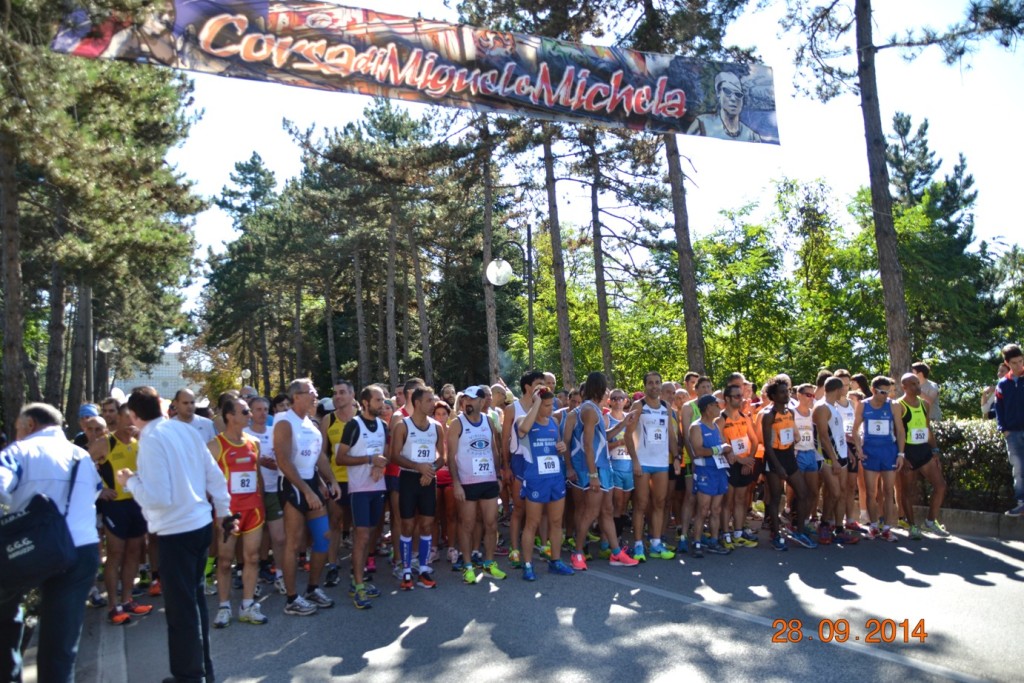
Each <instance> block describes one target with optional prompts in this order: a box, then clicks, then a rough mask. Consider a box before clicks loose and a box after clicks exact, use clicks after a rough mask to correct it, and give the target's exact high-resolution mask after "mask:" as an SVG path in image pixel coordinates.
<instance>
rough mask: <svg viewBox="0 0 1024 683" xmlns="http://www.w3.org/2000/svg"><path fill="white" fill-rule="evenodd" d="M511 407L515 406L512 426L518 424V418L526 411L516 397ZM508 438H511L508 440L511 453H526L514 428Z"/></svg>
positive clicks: (524, 446)
mask: <svg viewBox="0 0 1024 683" xmlns="http://www.w3.org/2000/svg"><path fill="white" fill-rule="evenodd" d="M534 400H537V399H534ZM512 407H513V408H515V411H516V414H515V416H514V417H513V418H512V425H513V427H514V426H515V425H517V424H519V420H520V419H521V418H523V417H525V416H526V412H527V411H526V408H524V407H523V404H522V403H520V402H519V399H518V398H517V399H516V401H515V403H513V404H512ZM510 439H511V440H510V441H509V442H508V445H509V452H510V453H511V454H512V455H526V445H525V444H524V443H523V442H522V441H520V440H519V433H518V432H517V431H516V430H515V429H513V430H512V436H511V437H510Z"/></svg>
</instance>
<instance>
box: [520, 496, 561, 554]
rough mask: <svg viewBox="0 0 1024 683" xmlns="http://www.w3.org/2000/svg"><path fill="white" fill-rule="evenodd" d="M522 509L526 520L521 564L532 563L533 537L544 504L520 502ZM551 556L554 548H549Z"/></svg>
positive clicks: (524, 521)
mask: <svg viewBox="0 0 1024 683" xmlns="http://www.w3.org/2000/svg"><path fill="white" fill-rule="evenodd" d="M521 504H522V507H523V508H524V509H525V513H524V514H525V515H526V518H525V519H524V520H523V535H522V549H523V562H524V563H530V562H533V537H534V536H536V535H537V529H538V528H539V527H540V518H541V516H542V514H543V513H544V503H534V502H531V501H529V500H523V501H521ZM551 552H552V554H554V552H555V549H554V546H552V548H551Z"/></svg>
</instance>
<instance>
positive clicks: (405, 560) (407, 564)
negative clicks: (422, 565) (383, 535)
mask: <svg viewBox="0 0 1024 683" xmlns="http://www.w3.org/2000/svg"><path fill="white" fill-rule="evenodd" d="M398 550H399V552H400V553H401V554H402V567H404V568H405V569H410V568H411V567H412V536H400V537H399V538H398Z"/></svg>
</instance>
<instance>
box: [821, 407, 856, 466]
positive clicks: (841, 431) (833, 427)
mask: <svg viewBox="0 0 1024 683" xmlns="http://www.w3.org/2000/svg"><path fill="white" fill-rule="evenodd" d="M825 405H827V406H828V411H829V413H831V415H829V418H828V432H829V438H831V439H832V448H834V449H836V453H837V454H838V455H839V459H840V460H843V459H845V458H846V457H847V455H848V450H847V448H846V429H847V428H846V416H845V415H843V407H842V406H839V405H835V406H834V405H830V404H829V403H827V402H826V403H825ZM850 408H851V409H852V408H853V404H852V403H851V404H850ZM852 419H853V418H851V420H852ZM852 427H853V422H850V428H851V429H852Z"/></svg>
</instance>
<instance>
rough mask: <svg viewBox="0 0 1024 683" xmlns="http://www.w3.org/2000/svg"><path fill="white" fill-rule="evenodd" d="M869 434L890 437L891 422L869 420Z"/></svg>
mask: <svg viewBox="0 0 1024 683" xmlns="http://www.w3.org/2000/svg"><path fill="white" fill-rule="evenodd" d="M868 434H870V435H872V436H889V421H888V420H868Z"/></svg>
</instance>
